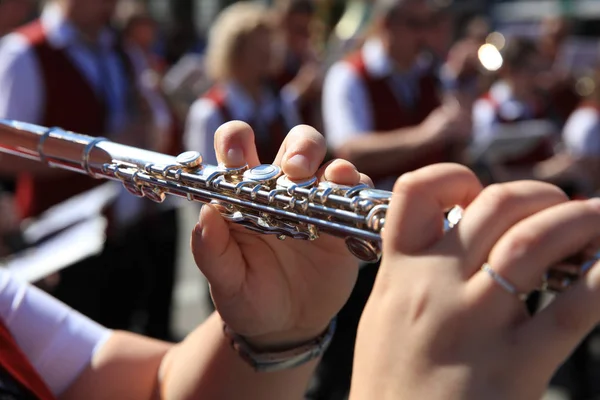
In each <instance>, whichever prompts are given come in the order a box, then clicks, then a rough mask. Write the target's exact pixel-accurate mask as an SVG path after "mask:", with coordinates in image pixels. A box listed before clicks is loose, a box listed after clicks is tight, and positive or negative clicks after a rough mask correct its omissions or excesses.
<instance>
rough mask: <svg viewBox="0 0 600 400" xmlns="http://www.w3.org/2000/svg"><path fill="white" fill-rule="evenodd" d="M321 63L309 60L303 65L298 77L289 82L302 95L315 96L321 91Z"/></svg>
mask: <svg viewBox="0 0 600 400" xmlns="http://www.w3.org/2000/svg"><path fill="white" fill-rule="evenodd" d="M321 72H322V67H321V65H320V64H319V63H317V62H313V61H309V62H306V63H304V64H303V65H302V67H301V68H300V71H298V74H297V75H296V77H295V78H294V79H293V80H292V81H291V82H290V83H289V85H290V86H291V87H293V88H294V89H295V90H296V92H297V93H299V95H300V96H301V97H306V96H314V95H316V94H318V93H319V92H320V89H321V86H322V81H323V76H322V73H321Z"/></svg>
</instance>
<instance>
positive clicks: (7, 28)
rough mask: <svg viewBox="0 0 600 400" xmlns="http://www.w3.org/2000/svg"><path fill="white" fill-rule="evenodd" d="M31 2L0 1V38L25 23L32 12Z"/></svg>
mask: <svg viewBox="0 0 600 400" xmlns="http://www.w3.org/2000/svg"><path fill="white" fill-rule="evenodd" d="M34 5H35V4H34V1H33V0H2V1H0V38H1V37H2V36H4V35H6V34H8V33H10V32H11V31H13V30H14V29H16V28H17V27H19V26H21V25H23V24H24V23H26V22H27V21H28V20H29V18H31V17H32V14H33V12H34V8H35V7H34Z"/></svg>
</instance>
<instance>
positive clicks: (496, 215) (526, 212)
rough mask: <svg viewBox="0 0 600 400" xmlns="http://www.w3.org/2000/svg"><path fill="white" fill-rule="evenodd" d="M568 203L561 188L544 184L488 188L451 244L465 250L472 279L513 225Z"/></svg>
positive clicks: (459, 227) (470, 211) (472, 206)
mask: <svg viewBox="0 0 600 400" xmlns="http://www.w3.org/2000/svg"><path fill="white" fill-rule="evenodd" d="M566 201H568V197H567V196H566V195H565V194H564V193H563V192H562V191H561V190H560V189H558V188H557V187H555V186H553V185H549V184H546V183H542V182H529V181H523V182H512V183H506V184H502V185H491V186H488V187H487V188H485V189H484V190H483V192H482V193H481V194H480V195H479V196H478V197H477V198H476V199H475V200H474V201H473V202H472V203H471V205H469V207H467V209H466V210H465V211H464V212H463V217H462V219H461V221H460V223H459V224H458V226H457V227H456V228H455V229H454V231H453V232H452V234H451V235H448V236H449V241H448V245H450V246H456V247H459V248H461V249H462V250H463V257H464V258H463V259H464V266H465V267H464V268H465V275H466V276H467V277H470V276H471V275H473V274H474V273H475V272H477V270H479V268H480V267H481V265H482V264H483V263H485V262H487V261H488V255H489V253H490V251H491V250H492V248H493V247H494V245H495V244H496V242H497V241H498V239H500V238H501V237H502V235H504V233H506V231H508V230H509V229H510V228H511V227H512V226H514V225H515V224H516V223H518V222H519V221H521V220H523V219H525V218H527V217H529V216H531V215H533V214H535V213H536V212H538V211H541V210H543V209H546V208H548V207H552V206H555V205H557V204H560V203H564V202H566ZM492 265H493V266H494V267H497V266H496V265H495V264H492Z"/></svg>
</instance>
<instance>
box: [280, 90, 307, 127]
mask: <svg viewBox="0 0 600 400" xmlns="http://www.w3.org/2000/svg"><path fill="white" fill-rule="evenodd" d="M279 97H280V99H281V105H282V114H283V118H284V119H285V122H286V124H287V126H288V127H290V128H293V127H295V126H297V125H300V123H301V122H302V118H300V111H299V101H298V100H299V97H298V93H297V92H296V91H295V90H294V89H293V88H291V87H289V86H284V87H283V89H281V92H280V93H279Z"/></svg>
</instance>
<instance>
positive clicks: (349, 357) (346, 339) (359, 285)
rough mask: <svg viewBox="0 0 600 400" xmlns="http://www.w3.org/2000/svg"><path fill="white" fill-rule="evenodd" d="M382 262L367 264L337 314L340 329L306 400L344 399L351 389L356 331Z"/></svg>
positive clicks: (326, 353)
mask: <svg viewBox="0 0 600 400" xmlns="http://www.w3.org/2000/svg"><path fill="white" fill-rule="evenodd" d="M378 270H379V263H377V264H369V265H366V266H364V267H363V268H362V269H361V270H360V272H359V275H358V280H357V282H356V286H355V287H354V290H353V291H352V294H351V295H350V298H349V300H348V302H347V303H346V304H345V305H344V307H343V308H342V310H341V311H340V313H339V314H338V320H337V329H336V333H335V335H334V337H333V340H332V342H331V345H330V346H329V348H328V349H327V351H326V352H325V354H324V355H323V358H322V361H321V363H320V364H319V367H318V368H317V371H316V373H315V376H314V378H313V382H312V383H311V387H310V388H309V390H308V392H307V395H306V399H310V400H344V399H346V398H347V395H348V393H349V391H350V380H351V377H352V362H353V359H354V343H355V342H356V331H357V329H358V323H359V321H360V317H361V315H362V312H363V310H364V308H365V305H366V304H367V300H368V299H369V296H370V295H371V291H372V289H373V284H374V283H375V278H376V276H377V271H378Z"/></svg>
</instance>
